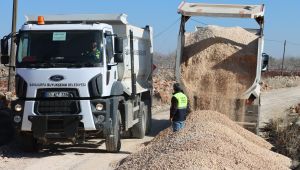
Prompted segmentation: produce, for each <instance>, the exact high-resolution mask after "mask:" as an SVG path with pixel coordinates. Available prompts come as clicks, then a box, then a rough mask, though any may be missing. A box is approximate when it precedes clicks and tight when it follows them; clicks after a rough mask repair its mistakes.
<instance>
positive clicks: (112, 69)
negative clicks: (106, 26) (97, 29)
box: [104, 31, 118, 95]
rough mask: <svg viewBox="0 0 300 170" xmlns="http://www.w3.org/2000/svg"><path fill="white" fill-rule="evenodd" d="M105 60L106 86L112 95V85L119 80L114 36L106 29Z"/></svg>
mask: <svg viewBox="0 0 300 170" xmlns="http://www.w3.org/2000/svg"><path fill="white" fill-rule="evenodd" d="M105 35H106V36H105V56H106V58H105V62H106V67H107V70H106V73H105V74H106V76H104V77H106V78H105V80H104V86H105V87H106V88H105V89H107V90H108V91H107V92H108V95H110V92H111V88H112V85H113V83H114V82H115V81H117V79H118V78H117V63H115V61H114V47H113V36H112V32H111V31H105Z"/></svg>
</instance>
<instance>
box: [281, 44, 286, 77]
mask: <svg viewBox="0 0 300 170" xmlns="http://www.w3.org/2000/svg"><path fill="white" fill-rule="evenodd" d="M285 47H286V40H284V46H283V56H282V63H281V75H283V65H284V58H285Z"/></svg>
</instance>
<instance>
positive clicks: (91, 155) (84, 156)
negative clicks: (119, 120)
mask: <svg viewBox="0 0 300 170" xmlns="http://www.w3.org/2000/svg"><path fill="white" fill-rule="evenodd" d="M168 116H169V113H168V112H167V111H166V109H165V108H164V109H163V110H160V111H155V113H154V115H153V120H152V121H153V125H154V126H153V129H152V132H151V134H150V135H149V136H146V137H145V138H144V139H124V140H122V148H121V152H120V153H117V154H112V153H106V152H105V145H104V144H103V143H98V144H94V143H90V144H89V143H88V144H84V145H76V146H69V145H59V146H56V147H58V148H57V149H51V148H49V149H43V150H42V151H41V152H40V153H35V154H29V153H20V151H19V150H14V149H12V148H8V151H7V152H6V151H4V154H3V155H4V156H5V157H4V158H1V157H0V169H1V170H2V169H3V170H7V169H9V170H17V169H18V170H19V169H26V170H40V169H53V170H54V169H55V170H67V169H72V170H80V169H84V170H86V169H89V170H92V169H95V170H96V169H97V170H101V169H103V170H104V169H105V170H107V169H113V166H114V165H115V164H116V163H117V162H118V161H119V160H121V159H123V158H125V157H126V156H128V155H129V154H131V153H132V152H136V151H138V150H139V149H141V148H142V147H143V146H144V145H145V144H147V142H149V141H150V140H151V139H152V138H153V137H154V136H156V135H157V134H158V133H159V132H160V131H161V130H163V129H165V128H167V127H168V126H169V121H168ZM0 155H1V153H0Z"/></svg>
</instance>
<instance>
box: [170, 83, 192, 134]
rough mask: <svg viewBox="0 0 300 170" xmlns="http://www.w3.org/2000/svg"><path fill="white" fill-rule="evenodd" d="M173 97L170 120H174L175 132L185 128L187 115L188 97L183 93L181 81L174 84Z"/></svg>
mask: <svg viewBox="0 0 300 170" xmlns="http://www.w3.org/2000/svg"><path fill="white" fill-rule="evenodd" d="M173 90H174V93H173V97H172V99H171V108H170V121H171V122H172V128H173V132H177V131H179V130H180V129H183V128H184V121H185V119H186V115H187V108H188V99H187V96H186V95H185V94H184V93H183V91H182V88H181V87H180V85H179V83H175V84H174V85H173Z"/></svg>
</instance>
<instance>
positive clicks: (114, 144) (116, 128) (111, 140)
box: [105, 110, 122, 153]
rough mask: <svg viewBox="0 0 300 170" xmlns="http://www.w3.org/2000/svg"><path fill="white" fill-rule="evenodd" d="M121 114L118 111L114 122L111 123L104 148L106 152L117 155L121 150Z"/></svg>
mask: <svg viewBox="0 0 300 170" xmlns="http://www.w3.org/2000/svg"><path fill="white" fill-rule="evenodd" d="M121 123H122V120H121V114H120V111H119V110H118V112H117V116H116V120H115V121H113V125H112V129H111V130H110V132H109V133H108V134H106V137H105V146H106V150H107V151H108V152H113V153H117V152H119V151H120V149H121Z"/></svg>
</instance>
